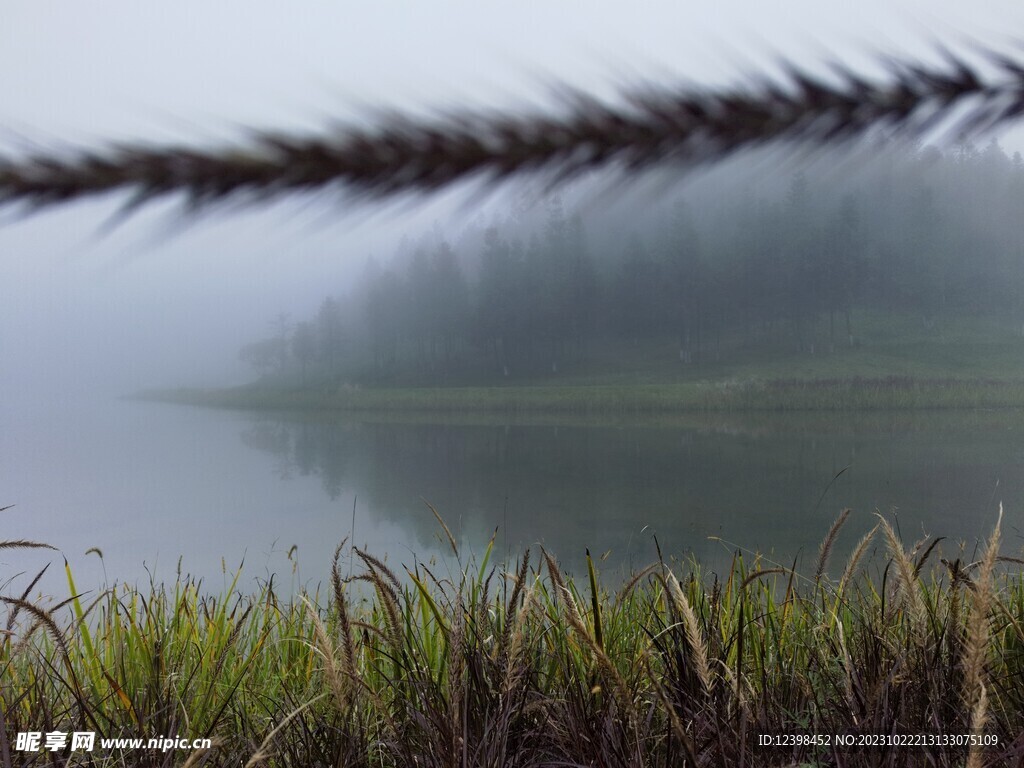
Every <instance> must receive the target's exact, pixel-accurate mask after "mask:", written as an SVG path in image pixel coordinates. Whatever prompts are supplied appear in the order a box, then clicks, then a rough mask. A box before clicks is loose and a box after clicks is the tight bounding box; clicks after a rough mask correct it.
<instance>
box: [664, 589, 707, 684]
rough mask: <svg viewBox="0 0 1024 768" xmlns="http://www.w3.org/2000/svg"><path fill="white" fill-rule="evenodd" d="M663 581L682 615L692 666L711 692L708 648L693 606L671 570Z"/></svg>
mask: <svg viewBox="0 0 1024 768" xmlns="http://www.w3.org/2000/svg"><path fill="white" fill-rule="evenodd" d="M664 581H665V587H666V589H668V591H669V594H671V595H672V601H673V602H674V603H675V606H676V610H678V611H679V613H680V614H681V615H682V617H683V631H684V632H685V633H686V641H687V642H688V643H689V645H690V652H691V653H692V654H693V666H694V669H696V670H697V677H698V678H699V679H700V682H701V685H702V686H703V687H704V691H705V693H711V686H712V682H713V681H712V679H711V668H710V667H709V665H708V649H707V646H706V645H705V643H704V638H703V636H702V635H701V631H700V623H699V622H698V621H697V614H696V613H695V612H694V610H693V606H691V605H690V601H689V600H687V599H686V595H685V594H684V593H683V588H682V587H681V586H680V585H679V580H678V579H676V576H675V574H674V573H672V571H669V572H668V576H666V577H665V578H664Z"/></svg>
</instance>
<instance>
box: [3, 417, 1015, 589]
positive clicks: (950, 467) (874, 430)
mask: <svg viewBox="0 0 1024 768" xmlns="http://www.w3.org/2000/svg"><path fill="white" fill-rule="evenodd" d="M3 427H4V432H5V436H7V437H9V438H10V444H17V445H18V446H19V450H17V451H7V452H6V453H5V454H4V455H3V457H2V459H3V466H4V467H5V471H6V472H7V473H8V477H9V478H10V480H9V483H8V484H9V489H8V492H9V493H10V494H12V495H13V496H15V497H16V498H17V499H18V505H17V507H15V508H14V509H12V510H8V512H7V513H6V514H7V515H9V516H10V520H11V521H16V522H17V529H18V531H19V534H21V535H23V536H24V537H25V538H35V539H41V540H46V541H48V542H50V543H52V544H54V545H55V546H58V547H59V548H60V549H61V551H62V554H63V555H64V556H66V557H67V558H68V560H69V561H70V562H71V563H72V565H73V567H74V569H75V572H76V574H77V578H78V580H79V581H80V582H83V583H95V584H98V583H102V582H103V580H104V571H103V567H101V565H102V566H105V568H106V577H107V578H109V579H111V580H114V579H116V580H127V581H142V582H145V581H147V580H148V579H149V574H150V573H152V574H154V575H155V576H156V577H158V578H168V577H173V575H174V573H175V572H176V569H177V568H178V559H179V557H180V558H181V567H182V568H183V569H184V570H186V571H188V572H190V573H192V574H194V575H197V576H202V577H204V578H205V579H207V580H208V581H209V582H210V583H211V584H213V585H216V584H219V583H221V581H222V580H223V578H224V576H223V572H222V567H223V566H224V565H226V567H227V570H228V572H229V573H230V572H233V571H234V570H235V569H236V568H237V566H238V565H239V564H241V563H242V561H243V559H244V561H245V570H244V574H243V575H244V576H245V577H246V578H256V577H261V578H266V577H267V575H268V573H269V572H276V573H278V574H279V578H282V577H285V578H289V577H290V576H289V575H290V574H291V571H292V567H293V565H294V564H295V562H296V559H297V562H298V565H299V572H298V574H297V576H296V577H294V578H295V579H296V581H295V584H296V585H298V584H301V583H303V580H304V579H307V580H313V581H316V580H322V578H323V575H322V574H323V565H322V564H323V563H326V562H329V560H330V557H331V554H332V553H333V551H334V548H335V546H336V545H337V543H338V542H340V541H341V540H342V539H343V538H344V537H346V536H350V535H352V536H353V540H354V541H355V542H356V543H357V544H358V545H359V546H360V547H363V546H365V547H366V548H367V549H368V550H369V551H372V552H377V553H381V554H382V555H386V556H387V558H388V561H389V562H391V563H392V564H393V565H394V567H396V568H397V567H398V566H399V565H400V564H406V565H409V566H411V565H412V564H413V563H414V561H417V560H418V561H427V560H430V559H431V558H432V557H437V556H441V557H444V556H447V555H448V554H449V553H448V544H447V542H446V541H445V540H444V534H443V532H442V530H441V528H440V526H439V525H438V523H437V521H436V520H435V518H434V517H433V514H432V513H431V512H430V510H429V508H428V507H427V505H426V502H429V503H430V504H432V505H433V506H434V507H435V509H437V511H438V512H439V513H440V514H441V515H442V517H443V518H444V519H445V521H446V522H447V524H448V525H449V527H450V529H451V530H452V532H453V534H454V535H455V536H456V539H457V541H458V543H459V544H460V546H461V547H462V548H463V549H464V551H465V552H466V553H469V552H477V553H482V552H483V550H484V549H485V547H486V545H487V542H488V540H489V539H490V537H491V536H492V535H496V541H495V549H496V552H497V553H498V554H499V555H501V556H502V557H505V556H510V557H515V556H516V555H517V554H518V553H520V552H521V551H522V550H523V549H525V548H526V547H528V546H531V545H534V544H537V543H540V544H542V545H543V546H544V547H545V548H547V549H549V550H551V551H553V552H557V553H559V555H560V558H561V560H562V562H563V564H564V565H565V566H566V567H567V568H569V569H571V570H574V571H576V572H579V571H580V569H581V568H582V567H583V551H584V549H585V548H587V547H589V548H590V550H591V552H593V553H595V554H599V555H602V556H603V555H606V558H605V559H604V561H603V562H602V563H601V568H602V570H603V571H604V572H606V573H607V574H608V576H609V577H610V578H612V579H615V578H617V577H618V576H617V574H618V575H619V576H621V575H623V574H625V573H626V572H628V571H630V570H631V569H635V568H637V567H639V566H643V565H646V564H647V563H649V562H651V561H653V560H655V559H656V558H657V550H656V546H655V541H654V537H657V542H658V544H660V546H661V549H662V551H663V553H665V556H666V557H668V556H671V557H675V558H679V559H686V558H688V557H690V556H694V557H696V558H697V559H698V560H699V561H700V562H701V563H703V564H704V565H705V566H707V567H709V568H712V569H715V570H718V571H724V570H728V566H729V562H730V560H731V557H732V555H733V552H734V551H735V547H742V548H744V549H746V550H747V553H746V557H747V558H750V557H751V552H752V551H759V552H762V553H764V554H765V556H766V557H768V558H770V559H772V560H779V561H781V562H783V563H784V564H785V565H787V566H788V565H791V564H792V561H793V558H794V557H798V556H799V558H800V562H802V563H803V564H804V567H805V568H808V567H811V566H812V565H813V561H814V558H815V557H816V554H817V547H818V544H819V542H820V541H821V539H822V538H823V537H824V535H825V533H826V532H827V530H828V527H829V525H830V524H831V522H832V520H833V519H834V518H835V517H836V516H837V515H838V513H839V511H840V510H841V509H843V508H846V507H850V508H852V509H853V514H852V516H851V521H850V523H849V524H848V527H847V529H846V532H845V535H844V537H843V538H842V539H841V540H840V541H839V543H838V544H837V555H836V556H837V562H842V560H843V558H844V557H845V556H846V554H847V553H848V551H849V550H850V549H851V548H852V546H853V544H854V543H855V542H856V540H857V539H858V538H859V537H860V536H861V535H862V534H863V533H864V532H866V531H867V530H868V529H869V528H870V527H872V526H873V525H874V523H875V518H874V516H873V513H874V512H875V511H876V510H877V511H879V512H883V513H886V514H887V515H889V516H890V517H891V518H892V519H894V520H896V521H897V522H898V525H899V526H900V528H901V530H902V532H903V535H904V537H905V538H906V539H907V540H917V539H920V538H923V537H924V536H925V535H926V534H931V535H941V536H946V537H948V540H949V541H948V542H947V543H946V547H947V549H948V550H949V551H953V550H954V549H955V541H956V540H958V539H959V540H963V541H964V542H966V544H967V551H968V553H969V552H971V551H972V549H973V547H974V545H975V542H976V541H977V540H978V539H979V537H982V536H983V535H984V533H985V532H986V531H987V530H988V528H989V527H990V526H991V524H992V521H993V520H994V519H995V516H996V513H997V509H998V504H999V502H1000V501H1001V500H1003V501H1005V503H1006V508H1005V509H1006V516H1005V518H1004V526H1005V530H1006V540H1007V544H1008V545H1009V546H1019V527H1020V524H1021V523H1022V522H1024V516H1022V505H1021V504H1020V503H1016V502H1015V501H1011V500H1016V499H1022V498H1024V413H1021V412H1019V411H1016V410H998V411H996V410H993V411H972V412H967V413H949V412H941V411H939V412H923V413H905V412H878V411H874V412H841V413H790V414H773V413H727V414H682V415H677V416H673V417H669V418H639V419H637V418H634V419H626V418H621V417H616V418H605V419H572V418H567V417H533V418H530V417H523V418H519V419H505V418H502V417H500V416H497V417H496V416H489V417H482V416H479V415H477V416H468V417H462V418H458V417H448V418H442V419H439V418H437V417H434V418H431V417H424V416H419V417H416V418H413V419H410V418H408V417H407V418H405V419H404V420H403V419H402V418H401V417H400V416H398V417H396V416H394V415H391V416H388V415H387V414H377V415H373V414H363V415H354V414H350V415H338V414H336V413H335V414H331V413H320V414H318V413H308V412H307V413H300V414H292V415H288V414H268V413H261V414H252V413H246V412H242V411H222V410H212V409H206V408H192V407H183V406H177V405H165V404H154V403H148V402H137V401H124V400H106V401H99V402H93V403H89V407H87V408H83V407H80V405H78V406H75V407H60V406H59V405H58V406H56V407H53V408H52V409H48V410H47V411H46V412H45V413H39V412H36V413H30V412H28V411H27V410H26V411H19V412H17V413H14V414H9V415H8V417H7V418H6V420H5V423H4V425H3ZM353 503H355V520H354V530H353V515H352V512H353ZM10 524H11V525H13V522H12V523H10ZM712 537H714V538H712ZM719 539H720V540H719ZM293 545H295V546H297V551H296V552H293V553H292V559H289V557H288V552H289V550H290V549H291V548H292V546H293ZM90 547H99V548H100V549H101V550H102V552H103V554H104V561H103V563H102V564H101V563H100V561H99V559H98V558H97V557H96V556H95V555H88V556H86V555H85V554H84V553H85V550H86V549H88V548H90ZM222 558H223V562H222ZM41 559H45V558H40V556H39V554H38V553H34V552H33V553H17V554H16V553H13V552H8V553H5V554H4V560H5V562H7V563H9V564H11V565H12V567H15V568H17V569H18V570H21V569H22V568H25V569H28V568H29V566H30V565H31V564H38V563H39V562H40V561H41ZM51 559H53V558H51ZM56 559H57V562H58V563H59V562H60V560H59V556H58V557H57V558H56ZM60 578H62V577H60V576H54V579H55V580H56V582H55V583H57V584H59V583H60V581H59V579H60ZM51 583H54V582H51Z"/></svg>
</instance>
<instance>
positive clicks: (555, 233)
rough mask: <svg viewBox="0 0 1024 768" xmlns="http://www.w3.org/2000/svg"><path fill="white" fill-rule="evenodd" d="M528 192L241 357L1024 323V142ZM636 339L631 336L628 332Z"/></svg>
mask: <svg viewBox="0 0 1024 768" xmlns="http://www.w3.org/2000/svg"><path fill="white" fill-rule="evenodd" d="M636 197H639V199H633V200H632V201H627V202H626V203H624V204H623V205H619V206H616V207H613V208H612V209H610V210H607V209H601V208H598V207H596V206H594V205H591V204H589V203H588V201H587V198H586V196H577V198H578V199H575V200H572V201H570V200H569V199H568V198H569V196H568V195H567V196H566V197H565V198H563V197H550V198H547V199H544V200H543V201H542V202H541V203H538V204H531V203H530V201H528V200H527V199H526V198H525V197H522V198H521V199H519V200H518V201H516V202H513V203H512V204H510V205H509V206H508V207H507V209H506V210H503V211H501V212H500V213H499V214H495V215H492V216H491V218H490V219H489V220H486V221H479V220H478V221H474V222H473V223H471V224H470V225H468V226H465V227H463V228H462V230H461V231H460V232H458V233H456V234H448V233H446V232H445V231H444V230H442V229H441V228H440V227H437V228H435V230H434V231H432V232H430V233H427V234H426V235H424V236H422V237H421V238H420V239H419V241H417V242H415V243H412V244H410V243H408V242H407V243H405V244H403V246H402V247H400V248H399V249H398V250H397V252H396V253H395V254H394V255H393V257H392V258H391V259H390V260H388V261H386V262H382V261H379V260H376V259H370V260H368V261H367V263H366V266H365V269H364V270H363V274H362V276H361V278H360V279H359V280H358V281H357V282H356V284H354V285H351V286H349V288H348V290H347V292H345V293H339V294H338V295H336V296H331V297H327V298H325V299H324V300H323V302H322V303H321V305H320V306H319V308H318V309H317V311H316V312H315V314H312V316H310V317H308V318H307V319H301V320H298V321H295V322H293V321H292V320H291V319H290V318H288V317H286V316H283V315H282V316H279V317H278V318H276V319H275V320H274V321H273V323H272V332H271V333H270V334H269V335H268V336H267V337H266V338H264V339H261V340H258V341H255V342H253V343H251V344H248V345H246V346H245V347H244V348H243V349H242V350H241V357H242V359H243V360H245V361H246V362H247V363H249V364H251V365H252V366H253V368H254V370H255V371H257V372H258V373H259V374H260V375H261V376H264V377H266V378H267V379H268V380H272V381H288V382H292V383H296V382H297V383H300V384H306V385H310V384H315V383H331V382H336V383H341V382H377V383H381V382H383V383H433V384H444V383H456V382H481V383H485V382H489V381H493V380H495V379H500V380H506V379H520V378H536V377H550V376H559V375H561V374H563V373H565V372H569V371H580V370H599V369H600V367H601V364H602V360H608V359H610V358H612V357H615V356H616V355H617V354H619V353H621V352H623V351H627V353H628V355H630V356H635V359H636V360H639V361H643V360H648V359H654V358H657V359H659V360H661V361H664V360H665V359H666V358H667V357H671V359H672V363H673V364H676V365H679V366H684V367H685V366H700V365H701V364H703V363H705V362H707V361H710V360H717V359H721V358H722V357H723V356H729V355H735V354H738V353H739V351H741V350H745V349H751V348H766V349H775V348H784V349H789V350H791V351H797V352H802V353H805V354H827V353H829V352H832V351H835V350H836V349H838V348H840V347H842V346H851V345H856V344H859V343H862V342H863V339H862V338H861V336H860V334H859V329H858V317H863V316H864V314H865V313H872V312H873V313H890V314H893V315H901V316H913V317H914V318H916V319H917V320H918V321H919V322H920V323H921V326H922V327H923V328H925V329H927V328H930V327H932V326H933V325H934V324H935V323H936V322H937V320H938V319H939V318H948V317H964V316H984V317H990V318H995V319H997V320H999V321H1001V322H1005V324H1006V325H1007V327H1013V328H1016V329H1024V237H1022V236H1021V234H1022V230H1021V224H1022V214H1024V162H1022V160H1021V157H1020V154H1019V153H1017V154H1014V155H1013V156H1012V157H1010V156H1008V155H1007V153H1006V152H1004V151H1003V149H1002V148H1001V147H1000V145H999V144H998V142H996V141H992V142H990V143H989V144H988V145H987V146H985V147H984V148H978V147H975V146H974V145H972V144H970V143H967V142H963V143H960V144H958V145H956V146H954V147H953V148H951V149H950V150H948V151H946V152H940V151H939V150H937V149H935V148H932V147H921V146H913V147H901V146H898V145H881V146H878V147H876V148H875V149H874V150H873V151H872V152H870V153H868V154H866V155H864V154H862V155H858V156H856V157H853V156H849V157H846V158H845V159H840V160H836V161H829V162H821V161H819V162H817V163H811V164H810V165H808V166H806V167H804V168H802V169H798V170H791V169H789V170H787V169H785V168H781V167H775V168H774V169H769V171H765V170H764V169H761V170H746V171H738V170H737V169H736V168H734V167H729V168H725V169H723V170H722V171H720V172H718V173H717V176H716V177H714V178H712V179H710V180H708V181H707V182H706V183H699V184H695V185H691V187H690V188H687V189H685V190H683V191H682V192H679V193H678V194H675V195H672V196H671V197H670V199H668V200H662V199H661V198H658V199H656V200H652V199H650V196H647V197H646V198H645V197H644V196H643V195H640V196H634V198H636ZM630 350H631V351H630Z"/></svg>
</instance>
